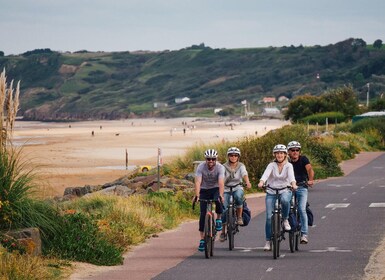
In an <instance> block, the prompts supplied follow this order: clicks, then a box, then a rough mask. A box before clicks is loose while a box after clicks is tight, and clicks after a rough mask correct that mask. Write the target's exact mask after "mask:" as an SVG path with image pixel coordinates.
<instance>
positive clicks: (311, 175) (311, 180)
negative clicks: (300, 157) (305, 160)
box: [305, 163, 314, 187]
mask: <svg viewBox="0 0 385 280" xmlns="http://www.w3.org/2000/svg"><path fill="white" fill-rule="evenodd" d="M305 168H306V171H307V176H308V178H309V180H308V181H307V184H308V185H309V187H313V185H314V170H313V167H312V166H311V164H310V163H309V164H306V165H305Z"/></svg>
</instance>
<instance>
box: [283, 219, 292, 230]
mask: <svg viewBox="0 0 385 280" xmlns="http://www.w3.org/2000/svg"><path fill="white" fill-rule="evenodd" d="M283 228H284V229H285V230H286V231H289V230H291V226H290V224H289V220H288V219H285V220H283Z"/></svg>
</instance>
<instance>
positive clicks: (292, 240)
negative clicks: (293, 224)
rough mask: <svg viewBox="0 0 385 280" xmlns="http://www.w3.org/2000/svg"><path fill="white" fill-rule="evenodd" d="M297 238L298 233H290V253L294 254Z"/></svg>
mask: <svg viewBox="0 0 385 280" xmlns="http://www.w3.org/2000/svg"><path fill="white" fill-rule="evenodd" d="M296 236H297V233H296V232H294V231H290V232H289V247H290V252H292V253H294V250H295V238H296Z"/></svg>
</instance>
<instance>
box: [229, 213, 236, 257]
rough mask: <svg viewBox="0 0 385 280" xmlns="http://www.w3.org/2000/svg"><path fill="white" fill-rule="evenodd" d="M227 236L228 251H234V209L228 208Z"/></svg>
mask: <svg viewBox="0 0 385 280" xmlns="http://www.w3.org/2000/svg"><path fill="white" fill-rule="evenodd" d="M227 214H228V216H227V236H228V238H229V250H230V251H231V250H233V249H234V231H235V216H234V208H233V207H229V209H228V212H227Z"/></svg>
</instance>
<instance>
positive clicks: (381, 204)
mask: <svg viewBox="0 0 385 280" xmlns="http://www.w3.org/2000/svg"><path fill="white" fill-rule="evenodd" d="M369 207H371V208H374V207H385V202H373V203H370V205H369Z"/></svg>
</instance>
